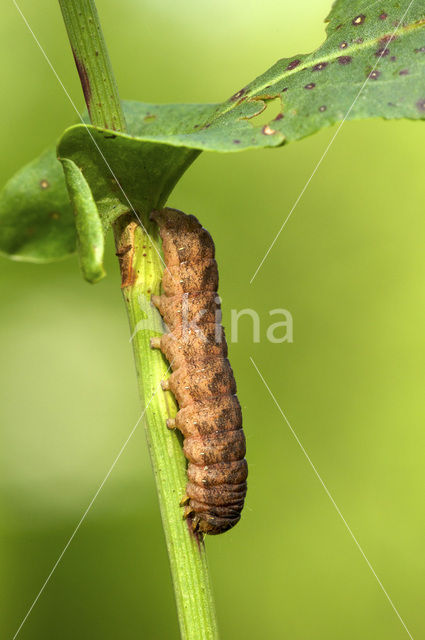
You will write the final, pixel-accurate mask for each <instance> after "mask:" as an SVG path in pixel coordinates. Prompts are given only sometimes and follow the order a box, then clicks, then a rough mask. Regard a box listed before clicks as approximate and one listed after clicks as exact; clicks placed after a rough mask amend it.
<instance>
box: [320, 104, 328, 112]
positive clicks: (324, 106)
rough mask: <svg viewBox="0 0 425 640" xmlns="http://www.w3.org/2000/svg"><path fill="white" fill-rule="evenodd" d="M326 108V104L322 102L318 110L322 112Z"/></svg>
mask: <svg viewBox="0 0 425 640" xmlns="http://www.w3.org/2000/svg"><path fill="white" fill-rule="evenodd" d="M326 109H327V106H326V105H325V104H322V106H321V107H319V111H320V112H321V113H323V112H324V111H326Z"/></svg>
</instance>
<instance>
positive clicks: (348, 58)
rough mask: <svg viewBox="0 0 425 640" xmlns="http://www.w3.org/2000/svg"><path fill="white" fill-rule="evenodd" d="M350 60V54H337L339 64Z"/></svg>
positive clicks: (348, 62) (347, 62)
mask: <svg viewBox="0 0 425 640" xmlns="http://www.w3.org/2000/svg"><path fill="white" fill-rule="evenodd" d="M351 60H352V58H351V56H339V58H338V62H339V64H350V62H351Z"/></svg>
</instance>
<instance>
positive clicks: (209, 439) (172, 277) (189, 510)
mask: <svg viewBox="0 0 425 640" xmlns="http://www.w3.org/2000/svg"><path fill="white" fill-rule="evenodd" d="M151 218H152V219H153V220H155V222H156V223H157V224H158V225H159V231H160V235H161V238H162V247H163V252H164V259H165V265H166V269H165V271H164V275H163V278H162V288H163V292H164V293H163V295H161V296H152V302H153V304H154V305H155V306H156V307H157V308H158V310H159V312H160V314H161V316H162V318H163V320H164V323H165V325H166V326H167V328H168V329H169V332H168V333H165V334H164V335H162V336H161V337H157V338H152V340H151V346H152V348H157V349H160V350H161V351H162V353H163V354H164V355H165V357H166V358H167V360H168V361H169V363H170V365H171V368H172V369H173V373H172V374H171V376H170V377H169V378H168V380H165V381H163V383H162V387H163V389H169V390H171V391H172V392H173V394H174V396H175V397H176V400H177V403H178V405H179V411H178V412H177V415H176V417H175V418H174V419H170V420H168V421H167V426H168V427H169V428H171V429H179V430H180V431H181V433H182V434H183V436H184V443H183V451H184V454H185V456H186V458H187V460H188V468H187V476H188V484H187V487H186V496H185V497H184V498H183V500H182V502H181V505H182V506H184V517H185V518H187V519H189V522H190V524H191V527H192V529H193V531H195V532H199V533H208V534H218V533H224V532H225V531H227V530H228V529H231V528H232V527H233V526H234V525H235V524H236V523H237V522H238V521H239V520H240V517H241V511H242V508H243V504H244V500H245V495H246V489H247V484H246V479H247V475H248V467H247V463H246V460H245V436H244V433H243V431H242V412H241V407H240V404H239V401H238V399H237V397H236V383H235V379H234V376H233V371H232V368H231V366H230V363H229V360H228V359H227V343H226V339H225V336H224V330H223V327H222V326H221V306H220V299H219V297H218V295H217V288H218V270H217V263H216V261H215V258H214V255H215V247H214V242H213V240H212V238H211V236H210V234H209V233H208V231H206V229H204V228H203V227H202V226H201V224H200V223H199V222H198V220H197V219H196V218H195V217H194V216H192V215H186V214H184V213H182V212H181V211H177V210H175V209H168V208H166V209H163V210H162V211H155V212H153V213H152V214H151Z"/></svg>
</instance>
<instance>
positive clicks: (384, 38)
mask: <svg viewBox="0 0 425 640" xmlns="http://www.w3.org/2000/svg"><path fill="white" fill-rule="evenodd" d="M396 38H397V36H396V35H395V34H394V33H387V35H386V36H382V38H380V39H379V42H380V43H381V44H383V45H386V44H388V42H392V41H393V40H395V39H396Z"/></svg>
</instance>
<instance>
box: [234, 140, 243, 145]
mask: <svg viewBox="0 0 425 640" xmlns="http://www.w3.org/2000/svg"><path fill="white" fill-rule="evenodd" d="M240 142H241V141H240V140H233V144H240Z"/></svg>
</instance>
